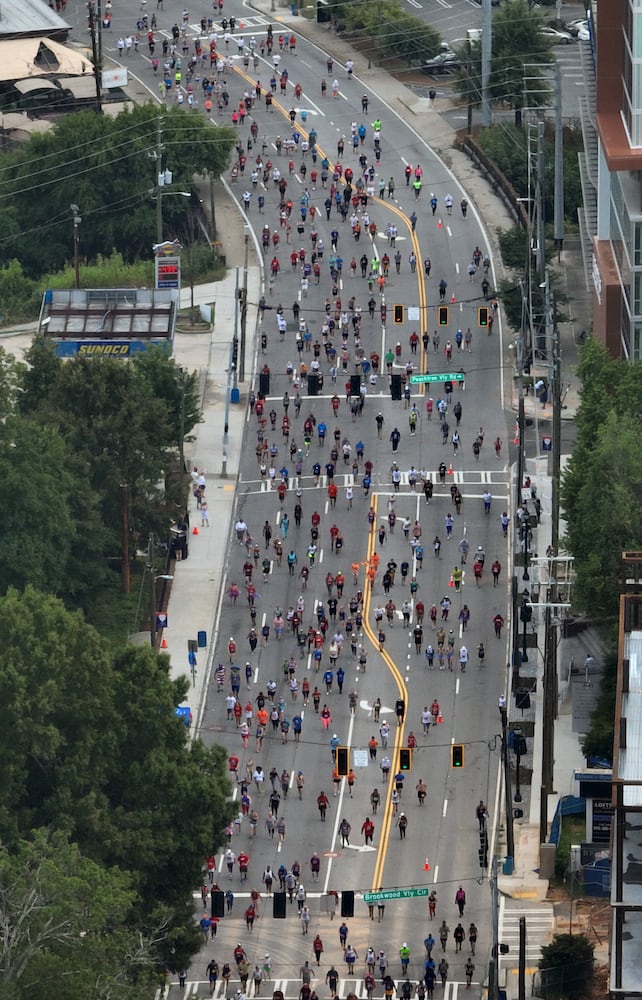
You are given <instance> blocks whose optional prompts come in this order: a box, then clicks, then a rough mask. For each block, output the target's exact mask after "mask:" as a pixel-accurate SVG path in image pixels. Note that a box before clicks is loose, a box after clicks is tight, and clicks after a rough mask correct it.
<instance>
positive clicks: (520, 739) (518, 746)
mask: <svg viewBox="0 0 642 1000" xmlns="http://www.w3.org/2000/svg"><path fill="white" fill-rule="evenodd" d="M513 750H514V751H515V768H516V769H515V795H514V796H513V798H514V800H515V802H521V801H522V790H521V787H520V784H519V764H520V761H521V759H522V757H523V756H524V755H525V753H526V738H525V737H524V734H523V733H522V731H521V729H513Z"/></svg>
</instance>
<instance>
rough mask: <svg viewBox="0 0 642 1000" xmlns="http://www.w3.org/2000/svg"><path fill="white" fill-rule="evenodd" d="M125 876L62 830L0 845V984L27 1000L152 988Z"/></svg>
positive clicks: (146, 948)
mask: <svg viewBox="0 0 642 1000" xmlns="http://www.w3.org/2000/svg"><path fill="white" fill-rule="evenodd" d="M133 881H134V880H133V879H132V877H131V876H130V875H129V874H128V873H127V872H124V871H121V870H119V869H117V868H109V869H108V868H104V867H102V866H101V865H97V864H96V863H95V862H93V861H91V860H90V859H89V858H86V857H84V856H83V855H82V853H81V851H80V850H79V848H78V846H77V845H76V844H71V843H69V841H68V840H67V838H66V837H65V836H64V834H62V833H48V832H47V831H44V830H35V831H33V834H32V835H31V836H30V839H29V840H22V841H20V842H19V843H18V844H17V846H16V849H15V851H14V852H13V853H10V852H9V851H8V850H7V848H6V847H3V848H2V849H1V850H0V925H1V926H2V928H3V933H2V935H0V984H1V992H2V996H3V998H4V1000H30V998H31V997H33V996H34V993H36V994H37V993H47V992H49V991H50V986H51V984H52V983H54V982H55V984H56V989H55V992H56V1000H90V998H91V1000H93V998H95V1000H99V998H100V1000H104V998H111V997H113V998H114V1000H115V998H116V997H118V998H119V1000H143V998H147V997H149V996H151V995H152V993H153V989H154V985H155V982H154V964H155V954H154V950H153V946H152V945H153V942H151V941H149V940H146V939H145V938H144V937H141V936H140V934H139V933H138V932H137V930H136V928H135V926H134V925H133V923H132V919H131V917H132V907H133V904H134V902H135V900H136V891H135V888H134V885H133Z"/></svg>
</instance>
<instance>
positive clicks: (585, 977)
mask: <svg viewBox="0 0 642 1000" xmlns="http://www.w3.org/2000/svg"><path fill="white" fill-rule="evenodd" d="M539 969H540V992H541V995H542V997H544V1000H561V998H562V997H563V998H565V1000H583V998H584V997H587V996H588V995H589V993H590V986H591V981H592V979H593V945H592V944H591V943H590V941H589V940H588V938H586V937H584V935H583V934H556V935H555V937H554V938H553V941H552V942H551V944H547V945H545V946H544V947H543V948H542V957H541V958H540V960H539Z"/></svg>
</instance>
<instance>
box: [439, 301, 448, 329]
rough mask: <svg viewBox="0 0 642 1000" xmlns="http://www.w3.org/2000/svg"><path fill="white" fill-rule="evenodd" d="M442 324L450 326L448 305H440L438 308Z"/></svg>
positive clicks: (440, 323)
mask: <svg viewBox="0 0 642 1000" xmlns="http://www.w3.org/2000/svg"><path fill="white" fill-rule="evenodd" d="M437 315H438V318H439V325H440V326H448V306H439V309H438V310H437Z"/></svg>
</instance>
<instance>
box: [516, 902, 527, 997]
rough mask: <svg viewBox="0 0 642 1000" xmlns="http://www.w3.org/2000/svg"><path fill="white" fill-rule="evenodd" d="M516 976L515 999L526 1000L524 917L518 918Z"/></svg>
mask: <svg viewBox="0 0 642 1000" xmlns="http://www.w3.org/2000/svg"><path fill="white" fill-rule="evenodd" d="M517 975H518V979H517V998H518V1000H526V917H520V918H519V965H518V969H517Z"/></svg>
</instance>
